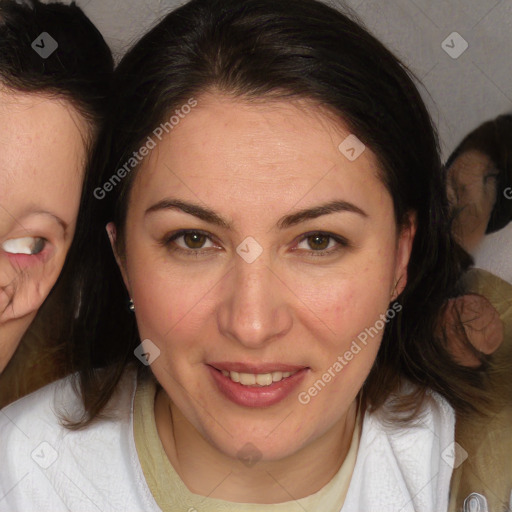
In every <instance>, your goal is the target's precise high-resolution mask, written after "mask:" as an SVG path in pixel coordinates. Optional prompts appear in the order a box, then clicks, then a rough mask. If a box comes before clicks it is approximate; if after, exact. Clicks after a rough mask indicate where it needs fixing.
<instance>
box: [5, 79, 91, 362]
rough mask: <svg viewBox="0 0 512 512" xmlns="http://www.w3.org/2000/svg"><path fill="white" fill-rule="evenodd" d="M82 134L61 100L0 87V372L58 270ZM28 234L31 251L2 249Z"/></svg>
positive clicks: (67, 239)
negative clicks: (34, 250)
mask: <svg viewBox="0 0 512 512" xmlns="http://www.w3.org/2000/svg"><path fill="white" fill-rule="evenodd" d="M87 131H88V127H87V125H86V122H85V121H84V120H83V119H82V118H81V117H80V116H79V115H78V113H77V112H76V111H75V109H74V108H73V107H72V106H71V105H70V104H69V103H68V102H66V101H63V100H60V99H57V98H50V97H47V96H44V95H41V94H27V93H18V92H13V91H10V90H7V89H5V88H4V89H0V146H1V148H2V150H1V151H0V372H1V371H3V369H4V368H5V366H6V365H7V363H8V361H9V359H10V358H11V356H12V355H13V353H14V352H15V350H16V347H17V346H18V343H19V341H20V339H21V337H22V335H23V333H24V332H25V330H26V329H27V328H28V326H29V325H30V323H31V322H32V320H33V318H34V317H35V314H36V313H37V310H38V308H39V307H40V306H41V304H42V303H43V302H44V300H45V299H46V297H47V296H48V294H49V293H50V290H51V288H52V287H53V285H54V284H55V282H56V280H57V278H58V276H59V274H60V272H61V270H62V267H63V264H64V261H65V257H66V253H67V251H68V249H69V246H70V244H71V241H72V239H73V235H74V231H75V223H76V217H77V213H78V206H79V200H80V192H81V184H82V177H83V169H84V161H85V155H86V148H85V139H84V136H85V135H86V134H87ZM43 212H45V213H43ZM27 237H30V238H33V239H34V241H37V240H39V239H44V241H40V242H39V247H38V249H37V254H33V255H20V254H12V253H10V252H9V251H8V250H6V249H5V247H4V244H5V242H7V241H9V240H14V239H20V238H27Z"/></svg>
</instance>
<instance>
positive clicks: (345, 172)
mask: <svg viewBox="0 0 512 512" xmlns="http://www.w3.org/2000/svg"><path fill="white" fill-rule="evenodd" d="M197 103H198V104H197V106H196V107H195V108H194V109H192V111H191V112H190V113H188V114H187V115H184V116H183V118H182V119H180V121H179V123H178V124H177V125H175V126H174V127H173V129H172V131H170V133H168V134H166V135H165V136H164V137H163V138H162V140H161V141H158V140H156V143H157V144H156V147H155V149H153V150H152V152H151V154H150V155H149V157H148V158H146V160H145V161H144V164H143V166H142V168H141V172H139V173H138V175H137V178H136V181H135V188H138V189H139V190H144V191H145V194H146V195H148V194H149V195H151V194H152V195H153V196H156V195H158V194H161V193H162V191H164V190H166V189H167V190H172V191H173V192H176V191H180V190H181V191H184V192H186V191H187V187H188V189H189V190H188V193H190V192H194V193H196V194H197V195H200V196H201V197H202V198H205V197H210V198H213V196H215V195H216V196H218V195H219V194H220V193H221V192H222V195H223V197H224V198H225V197H230V198H232V199H233V200H235V199H244V198H245V199H247V200H250V201H251V203H252V204H262V205H263V204H264V203H265V202H267V200H271V199H275V200H276V201H279V199H280V198H281V199H282V197H283V196H282V194H283V193H286V194H288V195H290V191H292V190H296V193H295V194H294V195H296V196H297V198H298V196H300V194H301V193H302V194H303V195H304V194H306V193H307V194H309V195H310V194H313V195H314V194H321V195H325V194H326V193H329V194H335V193H336V191H342V192H344V193H345V194H348V195H351V196H353V197H357V196H363V195H364V192H365V190H366V191H367V192H371V193H372V194H373V193H374V192H375V191H376V189H380V192H381V193H382V192H383V190H382V189H383V188H384V185H383V184H382V182H381V179H380V175H381V170H380V166H379V163H378V161H377V158H376V157H375V155H374V154H373V153H372V151H371V150H370V149H369V148H364V145H363V144H362V142H360V141H358V140H357V139H355V136H354V134H352V133H351V130H350V128H349V127H348V125H347V124H346V123H344V122H343V121H342V120H340V119H337V118H336V117H335V116H334V115H332V114H331V113H330V112H328V111H327V110H325V109H323V108H321V107H320V106H318V105H317V104H315V103H313V102H312V101H306V100H294V101H291V100H286V101H278V100H267V101H264V100H261V99H260V100H258V101H248V100H243V99H234V98H232V97H228V96H221V95H213V94H208V95H204V96H201V97H199V98H198V99H197ZM348 137H349V139H348V140H349V142H350V141H351V142H352V145H353V146H354V145H355V149H356V150H357V152H359V151H361V149H362V148H364V150H363V151H362V153H361V154H360V155H359V156H358V157H357V158H356V159H354V160H353V161H351V160H350V159H349V158H347V153H346V149H347V148H345V146H342V148H341V149H340V144H342V143H344V141H346V140H347V138H348ZM358 144H359V145H358ZM349 156H353V155H352V153H349ZM308 190H309V191H308ZM292 195H293V194H292ZM155 198H156V197H155ZM290 199H291V198H290Z"/></svg>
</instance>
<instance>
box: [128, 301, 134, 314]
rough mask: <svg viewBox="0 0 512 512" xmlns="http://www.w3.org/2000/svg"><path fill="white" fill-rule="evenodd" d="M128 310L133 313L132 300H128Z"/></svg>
mask: <svg viewBox="0 0 512 512" xmlns="http://www.w3.org/2000/svg"><path fill="white" fill-rule="evenodd" d="M128 309H129V310H130V311H135V304H134V303H133V299H130V300H129V301H128Z"/></svg>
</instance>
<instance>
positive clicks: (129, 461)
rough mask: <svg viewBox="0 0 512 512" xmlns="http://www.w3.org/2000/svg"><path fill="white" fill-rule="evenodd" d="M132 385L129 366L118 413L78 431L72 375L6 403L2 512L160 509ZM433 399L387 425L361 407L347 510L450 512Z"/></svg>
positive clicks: (441, 420)
mask: <svg viewBox="0 0 512 512" xmlns="http://www.w3.org/2000/svg"><path fill="white" fill-rule="evenodd" d="M135 389H136V379H135V375H134V374H133V373H132V372H130V373H127V374H126V375H125V377H124V378H123V381H122V382H121V384H120V386H119V392H118V393H117V395H116V396H115V398H114V399H113V400H112V401H111V403H110V404H109V411H110V412H112V413H115V414H112V417H111V418H110V419H102V420H98V421H96V422H95V423H94V424H93V425H91V426H89V427H88V428H86V429H83V430H78V431H71V430H68V429H66V428H65V427H63V426H61V425H60V423H59V418H58V416H57V415H56V414H55V410H67V411H68V412H71V413H73V412H76V411H77V410H80V409H79V407H80V405H79V401H78V399H77V398H76V396H75V394H74V391H73V389H72V387H71V384H70V379H69V378H68V379H64V380H62V381H58V382H57V383H54V384H51V385H49V386H46V387H45V388H43V389H41V390H39V391H36V392H35V393H32V394H31V395H29V396H27V397H25V398H23V399H21V400H19V401H17V402H15V403H14V404H11V405H10V406H8V407H6V408H5V409H3V410H2V411H1V412H0V512H17V511H20V512H32V511H34V512H60V511H63V512H64V511H72V512H82V511H83V512H94V511H101V512H107V511H119V512H158V511H159V510H160V509H159V508H158V506H157V504H156V503H155V500H154V499H153V496H152V494H151V492H150V491H149V488H148V486H147V484H146V481H145V479H144V475H143V472H142V468H141V465H140V463H139V459H138V457H137V451H136V448H135V442H134V437H133V413H132V405H133V398H134V394H135ZM428 397H429V399H428V400H427V402H426V405H425V411H424V414H423V416H422V418H421V421H419V422H417V426H411V427H407V428H396V427H392V426H391V427H386V425H385V423H384V422H383V421H382V419H381V415H380V414H379V413H376V414H369V413H366V414H365V417H364V420H363V427H362V432H361V439H360V445H359V451H358V454H357V460H356V465H355V468H354V472H353V475H352V479H351V482H350V485H349V489H348V492H347V496H346V499H345V503H344V505H343V508H342V510H341V512H395V511H396V512H399V511H400V512H443V511H445V510H447V508H448V495H449V487H450V478H451V473H452V466H451V460H450V457H451V456H452V453H451V451H452V448H453V446H454V445H453V441H454V425H455V419H454V413H453V410H452V408H451V407H450V406H449V405H448V403H447V402H446V401H445V400H444V399H443V398H441V397H440V396H439V395H437V394H435V393H430V394H429V395H428ZM442 455H443V456H442ZM443 459H446V461H447V462H445V460H443ZM177 512H179V511H177ZM183 512H190V511H187V510H186V509H184V510H183Z"/></svg>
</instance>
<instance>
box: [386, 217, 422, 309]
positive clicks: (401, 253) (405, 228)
mask: <svg viewBox="0 0 512 512" xmlns="http://www.w3.org/2000/svg"><path fill="white" fill-rule="evenodd" d="M417 224H418V222H417V215H416V212H409V213H408V214H407V218H406V220H405V222H404V224H403V225H402V227H401V228H400V233H399V234H398V239H397V251H396V260H395V261H396V263H395V276H394V277H395V280H394V283H396V286H395V287H393V290H392V292H391V300H395V299H396V298H397V297H398V296H399V295H400V294H401V293H402V292H403V291H404V289H405V285H406V284H407V266H408V265H409V259H410V257H411V252H412V245H413V242H414V236H415V235H416V229H417Z"/></svg>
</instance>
